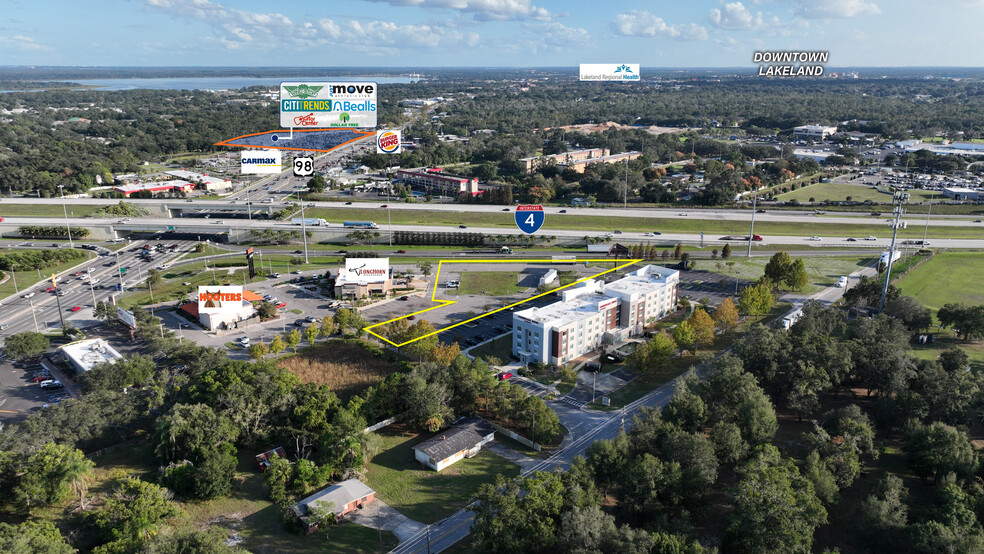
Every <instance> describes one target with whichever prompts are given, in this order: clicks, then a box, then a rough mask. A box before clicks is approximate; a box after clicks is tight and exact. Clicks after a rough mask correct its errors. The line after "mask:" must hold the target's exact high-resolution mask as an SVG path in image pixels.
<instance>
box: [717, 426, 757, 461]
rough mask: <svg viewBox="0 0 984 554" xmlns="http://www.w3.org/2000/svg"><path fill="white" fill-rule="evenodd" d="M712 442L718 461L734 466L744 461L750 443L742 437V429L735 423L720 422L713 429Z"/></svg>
mask: <svg viewBox="0 0 984 554" xmlns="http://www.w3.org/2000/svg"><path fill="white" fill-rule="evenodd" d="M711 441H712V442H713V443H714V453H715V455H716V456H717V459H718V460H719V461H720V462H721V463H723V464H727V465H729V466H730V465H733V464H736V463H738V462H739V461H741V460H742V459H744V457H745V455H746V454H747V453H748V443H747V442H745V439H743V438H742V437H741V428H740V427H738V426H737V425H735V424H734V423H730V422H726V421H720V422H718V423H716V424H715V425H714V427H712V428H711Z"/></svg>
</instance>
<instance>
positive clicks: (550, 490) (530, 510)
mask: <svg viewBox="0 0 984 554" xmlns="http://www.w3.org/2000/svg"><path fill="white" fill-rule="evenodd" d="M564 493H565V489H564V482H563V479H562V478H561V475H560V474H558V473H546V472H542V471H535V472H533V473H532V474H530V475H529V476H526V477H520V478H518V479H508V480H507V479H505V478H504V477H502V476H501V475H497V476H496V480H495V483H494V484H490V483H485V484H483V485H482V486H481V487H480V488H479V489H478V494H477V495H476V497H477V499H478V502H475V503H473V504H472V505H471V506H470V507H469V508H468V509H469V510H471V511H472V512H474V513H475V519H474V523H473V524H472V536H473V537H474V541H475V542H474V546H475V548H476V550H478V552H482V553H498V552H539V551H543V550H547V549H552V548H553V547H554V545H555V543H556V540H557V530H558V525H559V523H560V518H561V514H562V512H563V511H564Z"/></svg>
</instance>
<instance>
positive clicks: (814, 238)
mask: <svg viewBox="0 0 984 554" xmlns="http://www.w3.org/2000/svg"><path fill="white" fill-rule="evenodd" d="M807 240H812V241H820V240H823V239H822V238H820V237H810V238H809V239H807Z"/></svg>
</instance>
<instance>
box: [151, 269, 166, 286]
mask: <svg viewBox="0 0 984 554" xmlns="http://www.w3.org/2000/svg"><path fill="white" fill-rule="evenodd" d="M163 282H164V277H163V276H162V275H161V272H160V271H158V270H156V269H148V270H147V286H148V287H151V288H156V287H159V286H160V284H161V283H163Z"/></svg>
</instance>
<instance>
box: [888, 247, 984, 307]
mask: <svg viewBox="0 0 984 554" xmlns="http://www.w3.org/2000/svg"><path fill="white" fill-rule="evenodd" d="M982 275H984V252H943V253H940V254H937V255H935V256H933V259H932V260H929V261H927V262H923V263H922V264H921V265H919V266H918V267H916V268H914V269H912V270H911V271H909V272H908V273H906V274H905V276H904V277H902V279H900V280H899V281H898V282H897V283H896V284H897V285H898V286H899V288H901V289H902V294H905V295H908V296H913V297H915V298H916V299H917V300H919V301H920V302H922V303H923V305H924V306H926V307H928V308H929V309H930V310H932V311H933V315H935V314H936V311H937V310H939V309H940V308H942V307H943V305H944V304H947V303H953V302H963V303H964V304H984V285H982V284H981V283H982V281H981V276H982Z"/></svg>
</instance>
